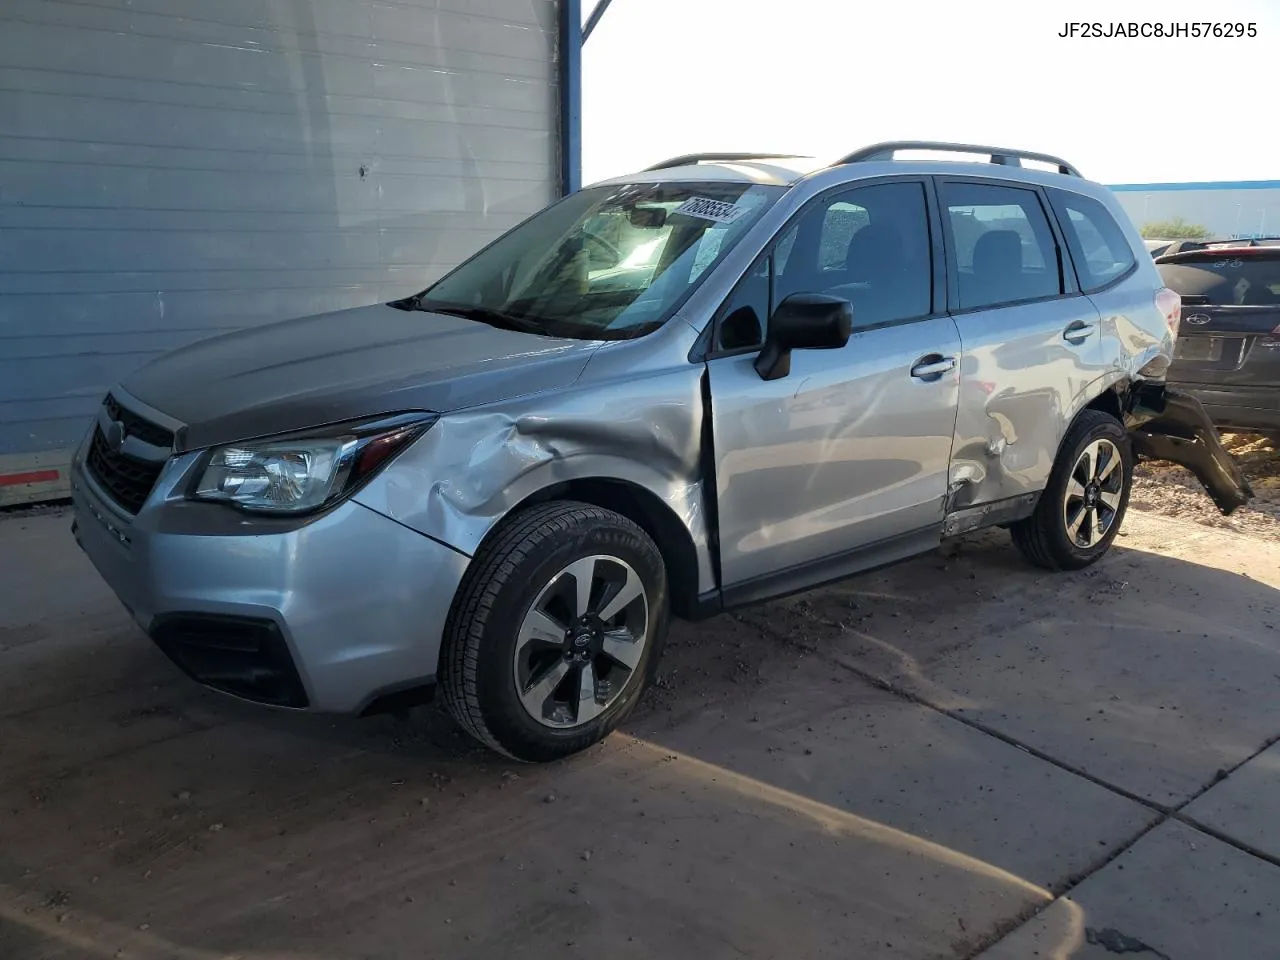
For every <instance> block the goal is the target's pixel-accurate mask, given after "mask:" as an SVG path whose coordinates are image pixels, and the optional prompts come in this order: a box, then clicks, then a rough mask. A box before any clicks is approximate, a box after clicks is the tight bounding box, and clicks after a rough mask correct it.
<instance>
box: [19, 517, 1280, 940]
mask: <svg viewBox="0 0 1280 960" xmlns="http://www.w3.org/2000/svg"><path fill="white" fill-rule="evenodd" d="M68 525H69V518H68V517H67V516H66V515H65V514H56V513H54V514H43V515H34V516H32V515H28V516H25V517H15V518H10V519H8V520H4V521H0V571H3V574H2V578H0V958H3V960H36V958H51V960H52V958H59V960H61V958H67V960H72V958H74V960H80V958H99V957H110V958H115V957H120V958H130V960H133V958H138V960H153V958H154V960H169V958H178V960H224V958H232V957H235V958H240V960H347V958H425V957H439V958H451V960H452V958H484V960H489V958H495V960H497V958H503V960H505V958H508V957H553V956H554V957H579V956H581V957H587V956H590V957H595V958H600V957H608V958H615V957H616V958H653V957H678V958H683V957H696V958H698V960H713V958H721V957H723V958H739V957H750V958H765V957H776V958H785V960H796V958H810V957H833V958H834V957H838V958H841V960H849V958H854V960H860V958H880V957H885V958H898V957H904V958H905V957H915V958H942V957H957V958H959V957H976V956H981V957H983V958H988V960H1025V958H1031V957H1045V958H1097V957H1109V956H1112V955H1116V954H1125V953H1131V954H1133V955H1134V956H1135V960H1142V958H1143V957H1150V958H1152V960H1159V958H1166V960H1189V958H1199V957H1204V958H1214V960H1223V958H1242V960H1243V958H1249V960H1254V958H1263V957H1275V956H1280V947H1278V946H1277V944H1280V827H1277V818H1276V812H1277V810H1280V746H1277V745H1275V742H1276V740H1277V738H1278V737H1280V708H1278V707H1277V703H1278V702H1280V701H1278V694H1280V592H1278V590H1280V542H1276V541H1274V540H1269V539H1263V538H1261V537H1250V536H1245V535H1242V534H1241V533H1238V532H1234V531H1230V530H1218V529H1211V528H1208V527H1205V526H1201V525H1197V524H1194V523H1187V522H1179V521H1176V520H1170V519H1166V518H1162V517H1157V516H1154V515H1152V514H1144V513H1140V512H1134V513H1131V514H1130V517H1129V519H1128V521H1127V523H1126V529H1125V530H1124V532H1123V533H1122V539H1120V540H1118V541H1117V545H1116V548H1115V549H1114V550H1113V551H1112V553H1111V554H1110V555H1109V556H1108V558H1107V559H1106V560H1105V561H1103V562H1102V563H1101V564H1100V565H1098V566H1096V567H1095V568H1093V569H1091V570H1089V571H1085V572H1083V573H1078V574H1059V575H1048V574H1043V573H1040V572H1038V571H1034V570H1031V569H1029V568H1028V567H1026V566H1025V565H1024V564H1023V563H1022V561H1021V560H1020V559H1019V557H1018V556H1017V554H1016V553H1015V552H1014V551H1013V550H1012V548H1011V547H1010V546H1009V545H1008V543H1007V540H1006V539H1005V538H1004V536H1003V535H1002V534H998V533H992V534H984V535H981V536H978V537H976V538H972V539H969V540H966V541H963V542H961V543H960V544H959V545H953V546H950V547H948V548H946V549H944V551H942V552H939V553H937V554H934V555H931V556H928V557H924V558H921V559H918V560H916V561H913V562H911V563H908V564H906V565H903V566H899V567H897V568H893V569H891V570H888V571H885V572H883V573H880V574H875V575H870V576H866V577H862V578H859V579H854V580H850V581H848V582H846V583H844V584H841V585H838V586H835V587H831V588H828V589H824V590H820V591H815V592H812V593H809V594H806V595H803V596H800V597H797V598H793V599H789V600H785V601H780V602H776V603H773V604H768V605H764V606H760V607H756V608H752V609H749V610H745V611H742V612H740V613H737V614H734V615H726V616H722V617H720V618H718V619H716V620H713V621H711V622H708V623H705V624H702V625H698V626H689V625H678V626H677V627H676V629H675V630H674V633H673V637H672V642H671V646H670V648H669V650H668V654H667V658H666V659H665V661H664V670H663V676H662V679H661V682H660V684H659V687H658V688H657V689H656V690H654V691H653V692H652V694H651V695H650V696H649V697H648V698H647V700H646V702H645V703H644V704H643V705H642V708H641V709H640V710H639V711H638V713H637V714H636V715H635V716H634V718H633V719H632V720H631V721H630V722H629V723H628V724H627V729H626V731H625V732H624V733H622V734H618V735H615V736H614V737H613V738H612V739H611V740H609V741H608V742H607V743H605V744H603V745H601V746H600V747H597V748H595V749H593V750H591V751H588V752H587V753H586V754H584V755H582V756H579V757H577V758H574V759H572V760H570V761H567V762H564V763H560V764H557V765H554V766H547V767H526V766H519V767H517V766H515V765H511V764H507V763H504V762H503V761H501V760H500V759H498V758H496V757H494V756H493V755H490V754H487V753H485V752H484V751H482V750H478V749H475V748H473V747H472V746H471V745H470V743H469V742H468V741H466V740H465V739H463V738H461V737H460V736H459V735H458V734H456V733H455V732H454V730H453V728H452V726H451V724H450V723H449V722H448V721H447V720H446V719H444V718H443V717H441V716H439V715H438V714H435V713H433V712H430V711H428V712H427V713H426V714H425V715H424V716H422V717H420V718H417V719H415V720H413V721H411V722H408V723H404V722H399V721H395V720H393V719H391V718H379V719H373V720H367V721H347V720H334V719H332V718H324V717H311V716H293V715H282V714H279V713H275V712H269V711H266V710H263V709H259V708H255V707H252V706H248V705H243V704H239V703H236V702H233V701H230V700H228V699H225V698H222V697H219V696H217V695H214V694H211V693H208V692H206V691H203V690H202V689H200V688H198V687H196V686H194V685H193V684H192V683H191V682H189V681H187V680H186V679H185V678H183V677H182V676H180V675H179V674H178V673H177V671H176V669H175V668H173V667H172V666H170V665H169V663H168V662H167V661H166V660H164V659H163V658H162V657H161V655H160V654H159V653H158V652H157V651H156V650H155V649H153V648H152V646H151V645H150V644H149V642H148V641H147V640H146V639H145V638H144V637H143V636H142V635H141V634H140V633H139V631H138V630H137V629H136V628H135V627H134V626H133V625H132V623H131V621H130V620H129V619H128V618H127V616H126V615H125V614H124V612H123V611H122V609H121V608H120V607H119V606H118V605H117V604H116V602H115V601H114V599H113V598H112V597H111V596H110V595H109V594H108V592H107V590H106V589H105V587H103V585H102V584H101V582H100V581H99V580H98V578H97V577H96V575H95V574H94V572H93V571H92V570H91V569H90V567H89V565H88V564H87V563H86V562H85V560H84V559H83V558H82V557H81V556H80V555H79V554H78V551H77V550H76V548H75V547H74V546H73V544H72V541H71V539H70V536H69V535H68V532H67V528H68Z"/></svg>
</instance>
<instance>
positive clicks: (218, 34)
mask: <svg viewBox="0 0 1280 960" xmlns="http://www.w3.org/2000/svg"><path fill="white" fill-rule="evenodd" d="M579 17H580V6H579V2H578V0H558V2H557V0H216V2H212V0H3V3H0V505H4V504H11V503H16V502H23V501H31V500H40V499H49V498H53V497H57V496H61V495H63V494H64V493H65V492H66V489H67V488H66V481H65V470H64V468H65V466H66V464H67V463H68V461H69V458H70V454H71V451H72V449H73V446H74V445H75V444H76V443H78V441H79V439H80V438H81V436H82V435H83V433H84V431H85V429H86V428H87V424H88V423H89V420H90V418H91V416H92V414H93V411H94V409H95V408H96V406H97V404H98V403H99V402H100V401H101V398H102V394H103V393H104V391H105V390H106V389H107V388H108V387H109V386H110V385H111V384H112V383H113V382H115V381H116V380H118V379H119V378H120V377H121V376H123V375H125V374H127V373H128V372H130V370H132V369H133V368H135V367H137V366H139V365H141V364H143V363H144V362H146V361H147V360H149V359H150V358H152V357H154V356H156V355H158V354H160V353H163V352H165V351H167V350H169V349H172V348H174V347H178V346H180V345H183V344H186V343H189V342H191V341H193V340H196V339H200V338H204V337H208V336H212V335H214V334H217V333H219V332H222V331H227V330H232V329H236V328H239V327H243V326H246V325H251V324H259V323H265V322H268V321H271V320H276V319H284V318H287V317H294V316H301V315H304V314H308V313H317V312H321V311H325V310H333V309H338V308H342V307H348V306H355V305H358V304H365V303H373V302H377V301H384V300H388V299H392V298H394V297H398V296H404V295H406V294H409V293H412V292H415V291H417V290H420V289H421V288H422V287H423V286H425V285H426V283H427V282H428V281H430V280H432V279H433V278H435V277H436V276H438V275H439V274H440V273H441V272H442V271H444V270H445V269H446V268H448V267H449V266H450V265H452V264H455V263H458V262H459V261H460V260H461V259H463V258H464V257H465V256H467V255H468V254H470V253H471V252H473V251H474V250H475V249H477V248H479V247H480V246H481V245H483V244H484V243H485V242H487V241H488V240H489V239H491V238H492V237H494V236H495V235H496V234H498V233H499V232H501V231H503V230H505V229H506V228H508V227H510V226H512V225H513V224H515V223H517V222H518V221H520V220H522V219H523V218H525V217H526V216H528V215H529V214H531V213H533V212H534V211H536V210H538V209H539V208H541V207H542V206H544V205H545V204H546V203H548V202H549V201H551V200H552V199H554V198H555V197H557V196H559V195H560V194H561V193H562V192H566V191H569V190H572V189H576V186H577V170H578V163H579V151H578V131H577V126H578V89H579V82H580V81H579V77H578V64H579V62H580V61H579V43H580V37H581V26H580V24H581V21H580V19H579Z"/></svg>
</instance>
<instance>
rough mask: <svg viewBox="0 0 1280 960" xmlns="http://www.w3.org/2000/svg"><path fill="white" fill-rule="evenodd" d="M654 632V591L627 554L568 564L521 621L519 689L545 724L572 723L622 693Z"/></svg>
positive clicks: (586, 718)
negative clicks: (651, 598)
mask: <svg viewBox="0 0 1280 960" xmlns="http://www.w3.org/2000/svg"><path fill="white" fill-rule="evenodd" d="M648 637H649V597H648V594H647V592H646V591H645V587H644V582H643V581H642V580H641V579H640V575H639V574H638V573H636V571H635V570H634V569H633V568H632V567H631V565H630V564H628V563H627V562H626V561H624V560H620V559H619V558H617V557H610V556H604V555H596V556H590V557H583V558H582V559H581V560H575V561H574V562H573V563H571V564H569V565H568V566H566V567H564V568H563V569H562V570H561V571H560V572H559V573H557V574H556V575H555V576H554V577H552V578H551V579H550V581H548V583H547V584H546V586H544V587H543V588H542V590H541V591H539V593H538V595H537V597H536V598H535V599H534V601H533V603H532V604H531V605H530V607H529V610H528V612H527V613H526V614H525V616H524V619H523V621H521V624H520V632H519V634H518V636H517V638H516V648H515V664H514V666H515V670H514V675H515V682H516V693H517V695H518V696H519V698H520V703H521V705H522V706H523V707H524V709H525V711H526V712H527V713H528V714H529V716H530V717H532V718H533V719H534V720H536V721H538V722H539V723H541V724H543V725H544V726H548V727H555V728H558V729H572V728H574V727H580V726H582V725H583V724H585V723H589V722H591V721H592V720H594V719H595V718H596V717H598V716H600V714H602V713H604V712H605V711H606V710H607V709H609V707H610V706H611V705H612V704H613V703H614V701H616V700H617V699H618V697H619V696H620V695H621V693H622V691H623V690H624V689H625V688H626V686H627V684H628V682H629V681H630V679H631V676H632V674H633V673H634V672H635V670H636V669H637V668H638V666H639V664H640V660H641V657H642V656H643V654H644V650H645V644H646V643H647V642H648Z"/></svg>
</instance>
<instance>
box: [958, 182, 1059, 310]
mask: <svg viewBox="0 0 1280 960" xmlns="http://www.w3.org/2000/svg"><path fill="white" fill-rule="evenodd" d="M940 188H941V190H940V192H941V195H942V203H943V206H944V208H945V209H946V214H947V220H948V222H949V224H950V227H951V237H952V256H953V257H954V259H955V264H954V266H955V269H956V275H957V282H958V286H959V293H960V308H961V309H962V310H975V309H978V308H980V307H996V306H1000V305H1001V304H1005V303H1017V302H1019V301H1021V300H1037V299H1042V298H1044V297H1055V296H1058V295H1059V294H1060V293H1062V271H1061V269H1060V268H1059V263H1060V259H1059V257H1058V244H1057V241H1056V240H1055V239H1054V236H1053V230H1052V228H1050V226H1049V219H1048V217H1047V216H1046V215H1045V212H1044V208H1043V207H1042V206H1041V204H1040V198H1039V197H1038V196H1037V195H1036V193H1035V191H1033V190H1023V189H1020V188H1018V187H1004V186H995V185H989V184H979V183H942V184H940Z"/></svg>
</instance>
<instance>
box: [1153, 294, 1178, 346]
mask: <svg viewBox="0 0 1280 960" xmlns="http://www.w3.org/2000/svg"><path fill="white" fill-rule="evenodd" d="M1156 309H1157V310H1159V311H1160V316H1162V317H1164V322H1165V324H1166V325H1167V326H1168V327H1169V333H1170V334H1172V335H1173V339H1175V340H1177V339H1178V324H1179V322H1180V321H1181V320H1182V297H1180V296H1178V294H1177V293H1175V292H1174V291H1173V290H1170V289H1169V288H1168V287H1161V288H1160V289H1159V290H1157V291H1156Z"/></svg>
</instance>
